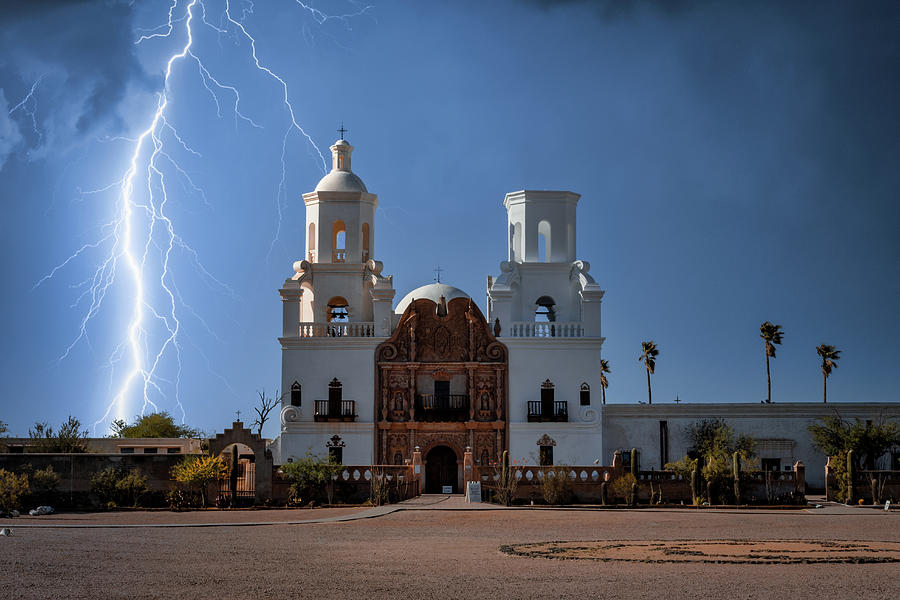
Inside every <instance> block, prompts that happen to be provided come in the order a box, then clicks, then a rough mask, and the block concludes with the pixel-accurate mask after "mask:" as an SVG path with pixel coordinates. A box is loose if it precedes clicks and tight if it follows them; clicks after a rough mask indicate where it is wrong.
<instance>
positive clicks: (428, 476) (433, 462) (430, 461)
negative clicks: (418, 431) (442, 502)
mask: <svg viewBox="0 0 900 600" xmlns="http://www.w3.org/2000/svg"><path fill="white" fill-rule="evenodd" d="M458 474H459V469H458V466H457V462H456V453H455V452H454V451H453V450H452V449H450V448H448V447H447V446H436V447H434V448H432V449H431V452H429V453H428V455H427V456H426V457H425V493H426V494H440V493H441V491H442V489H443V487H444V486H445V485H449V486H451V487H452V488H453V492H454V493H455V492H456V491H457V490H456V487H457V485H456V484H457V478H458Z"/></svg>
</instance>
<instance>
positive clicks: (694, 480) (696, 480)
mask: <svg viewBox="0 0 900 600" xmlns="http://www.w3.org/2000/svg"><path fill="white" fill-rule="evenodd" d="M691 496H692V497H693V501H694V506H697V505H698V504H700V461H699V460H698V461H697V463H696V464H695V465H694V470H693V471H691Z"/></svg>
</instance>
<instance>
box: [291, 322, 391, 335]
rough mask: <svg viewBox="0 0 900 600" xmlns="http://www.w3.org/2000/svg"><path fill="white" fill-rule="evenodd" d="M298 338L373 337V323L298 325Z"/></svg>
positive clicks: (312, 323)
mask: <svg viewBox="0 0 900 600" xmlns="http://www.w3.org/2000/svg"><path fill="white" fill-rule="evenodd" d="M300 337H302V338H310V337H375V323H374V322H372V321H357V322H350V323H318V322H306V323H300Z"/></svg>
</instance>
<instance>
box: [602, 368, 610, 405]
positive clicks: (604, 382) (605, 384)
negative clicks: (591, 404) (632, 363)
mask: <svg viewBox="0 0 900 600" xmlns="http://www.w3.org/2000/svg"><path fill="white" fill-rule="evenodd" d="M611 372H612V371H610V370H609V361H608V360H604V359H602V358H601V359H600V394H601V402H603V404H606V388H608V387H609V380H608V379H607V378H606V373H611Z"/></svg>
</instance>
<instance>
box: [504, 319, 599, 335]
mask: <svg viewBox="0 0 900 600" xmlns="http://www.w3.org/2000/svg"><path fill="white" fill-rule="evenodd" d="M501 335H502V334H501ZM506 336H507V337H518V338H580V337H584V324H582V323H581V321H569V322H542V321H513V322H512V323H510V324H509V329H508V330H507V332H506Z"/></svg>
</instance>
